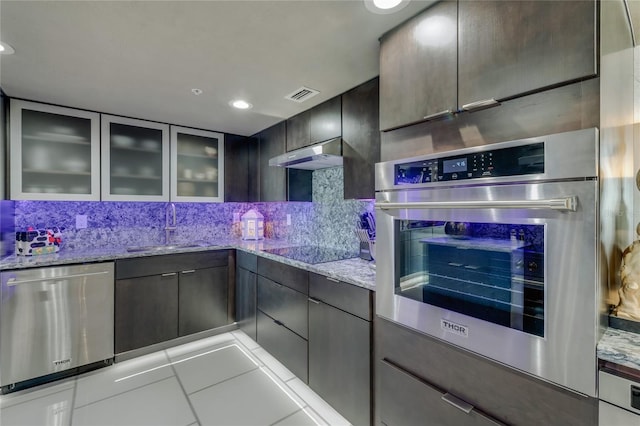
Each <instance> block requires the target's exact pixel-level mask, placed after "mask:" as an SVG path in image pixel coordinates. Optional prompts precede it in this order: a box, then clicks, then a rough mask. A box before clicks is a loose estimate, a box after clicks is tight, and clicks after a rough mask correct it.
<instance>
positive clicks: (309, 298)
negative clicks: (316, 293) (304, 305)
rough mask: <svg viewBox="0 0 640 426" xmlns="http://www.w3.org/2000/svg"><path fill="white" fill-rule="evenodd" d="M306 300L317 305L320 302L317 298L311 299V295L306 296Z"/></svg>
mask: <svg viewBox="0 0 640 426" xmlns="http://www.w3.org/2000/svg"><path fill="white" fill-rule="evenodd" d="M307 300H308V301H309V302H313V303H315V304H316V305H319V304H320V301H319V300H316V299H312V298H311V297H308V298H307Z"/></svg>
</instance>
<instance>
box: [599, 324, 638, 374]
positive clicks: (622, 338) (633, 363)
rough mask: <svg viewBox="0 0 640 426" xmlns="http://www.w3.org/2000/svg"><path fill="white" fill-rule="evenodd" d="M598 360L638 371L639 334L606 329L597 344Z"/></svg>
mask: <svg viewBox="0 0 640 426" xmlns="http://www.w3.org/2000/svg"><path fill="white" fill-rule="evenodd" d="M598 358H599V359H601V360H604V361H609V362H613V363H615V364H620V365H624V366H625V367H630V368H634V369H636V370H639V371H640V334H637V333H633V332H630V331H625V330H620V329H617V328H611V327H609V328H607V330H606V331H605V333H604V335H603V336H602V338H601V339H600V342H598Z"/></svg>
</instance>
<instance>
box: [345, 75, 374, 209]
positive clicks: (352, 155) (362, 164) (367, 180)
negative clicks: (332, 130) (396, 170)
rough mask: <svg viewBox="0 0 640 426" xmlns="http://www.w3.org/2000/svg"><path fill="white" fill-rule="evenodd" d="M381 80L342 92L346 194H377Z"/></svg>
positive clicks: (361, 197) (350, 196) (358, 196)
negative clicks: (376, 165) (376, 164)
mask: <svg viewBox="0 0 640 426" xmlns="http://www.w3.org/2000/svg"><path fill="white" fill-rule="evenodd" d="M378 83H379V80H378V78H374V79H373V80H370V81H368V82H366V83H364V84H361V85H360V86H358V87H356V88H355V89H352V90H350V91H348V92H346V93H344V94H343V95H342V138H343V145H342V156H343V161H344V198H345V199H363V198H374V197H375V170H374V165H375V163H377V162H379V161H380V132H379V130H378V129H379V116H380V115H379V108H378V106H379V101H378V99H379V90H378V88H379V84H378Z"/></svg>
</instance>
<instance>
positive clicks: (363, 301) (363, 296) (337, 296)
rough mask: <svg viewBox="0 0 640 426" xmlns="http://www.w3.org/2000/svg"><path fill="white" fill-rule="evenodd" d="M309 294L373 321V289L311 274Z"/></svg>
mask: <svg viewBox="0 0 640 426" xmlns="http://www.w3.org/2000/svg"><path fill="white" fill-rule="evenodd" d="M309 296H310V297H312V298H314V299H316V300H319V301H321V302H324V303H326V304H328V305H332V306H335V307H336V308H338V309H342V310H343V311H346V312H349V313H350V314H353V315H356V316H358V317H360V318H362V319H365V320H367V321H371V317H372V315H371V311H372V309H371V305H372V303H371V291H369V290H367V289H364V288H360V287H356V286H354V285H351V284H347V283H343V282H341V281H338V280H334V279H333V278H329V277H325V276H324V275H319V274H314V273H311V274H309Z"/></svg>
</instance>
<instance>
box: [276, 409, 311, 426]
mask: <svg viewBox="0 0 640 426" xmlns="http://www.w3.org/2000/svg"><path fill="white" fill-rule="evenodd" d="M302 410H304V407H303V408H298V409H297V410H296V411H294V412H293V413H291V414H289V415H286V416H284V417H282V418H280V419H278V420H276V421H275V422H273V423H271V424H270V425H269V426H274V425H276V424H278V423H280V422H281V421H283V420H285V419H288V418H289V417H291V416H293V415H295V414H296V413H299V412H301V411H302Z"/></svg>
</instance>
